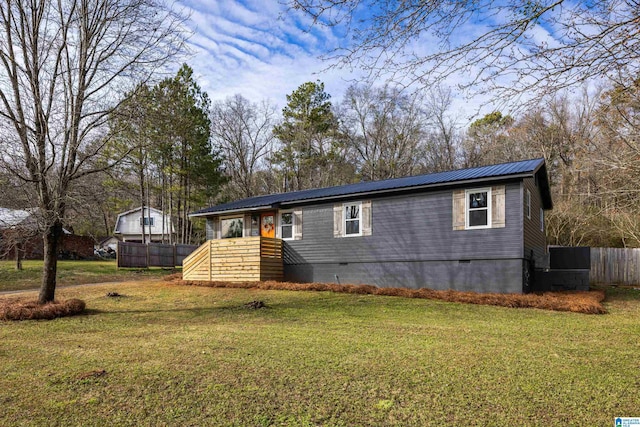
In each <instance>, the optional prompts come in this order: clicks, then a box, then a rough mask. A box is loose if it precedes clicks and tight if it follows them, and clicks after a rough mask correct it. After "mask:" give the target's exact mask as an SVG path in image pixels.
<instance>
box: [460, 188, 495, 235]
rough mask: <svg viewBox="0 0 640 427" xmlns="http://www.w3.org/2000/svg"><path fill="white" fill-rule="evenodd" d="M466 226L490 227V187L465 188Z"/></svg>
mask: <svg viewBox="0 0 640 427" xmlns="http://www.w3.org/2000/svg"><path fill="white" fill-rule="evenodd" d="M465 195H466V197H465V199H466V209H465V211H466V218H465V223H466V228H468V229H469V228H489V227H491V203H490V200H491V189H489V188H480V189H475V190H466V192H465Z"/></svg>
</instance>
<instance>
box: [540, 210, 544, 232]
mask: <svg viewBox="0 0 640 427" xmlns="http://www.w3.org/2000/svg"><path fill="white" fill-rule="evenodd" d="M540 231H544V210H543V209H542V208H540Z"/></svg>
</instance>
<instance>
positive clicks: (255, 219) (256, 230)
mask: <svg viewBox="0 0 640 427" xmlns="http://www.w3.org/2000/svg"><path fill="white" fill-rule="evenodd" d="M259 235H260V214H252V215H251V236H252V237H256V236H259Z"/></svg>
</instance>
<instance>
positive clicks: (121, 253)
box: [116, 242, 198, 268]
mask: <svg viewBox="0 0 640 427" xmlns="http://www.w3.org/2000/svg"><path fill="white" fill-rule="evenodd" d="M197 248H198V246H196V245H177V244H175V245H167V244H163V243H146V244H145V243H133V242H118V248H117V251H116V254H117V260H118V268H120V267H123V268H147V267H167V268H173V267H175V266H177V265H182V261H183V260H184V259H185V258H186V257H187V256H189V254H191V252H193V251H194V250H195V249H197Z"/></svg>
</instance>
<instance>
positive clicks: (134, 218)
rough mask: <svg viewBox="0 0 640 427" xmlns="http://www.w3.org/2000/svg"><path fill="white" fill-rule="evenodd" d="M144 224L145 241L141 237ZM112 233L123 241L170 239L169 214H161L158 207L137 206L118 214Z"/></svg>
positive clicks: (171, 233)
mask: <svg viewBox="0 0 640 427" xmlns="http://www.w3.org/2000/svg"><path fill="white" fill-rule="evenodd" d="M143 224H144V234H145V241H144V242H143V239H142V227H143ZM113 234H114V235H115V236H116V237H117V238H120V239H122V241H123V242H139V243H148V242H166V241H172V239H171V238H170V235H171V236H172V235H173V234H174V229H173V224H172V223H171V218H170V217H169V215H165V214H163V212H162V211H161V210H159V209H155V208H149V207H146V206H145V207H144V213H143V208H142V207H139V208H136V209H131V210H129V211H126V212H122V213H121V214H118V218H117V219H116V226H115V229H114V231H113Z"/></svg>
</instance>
